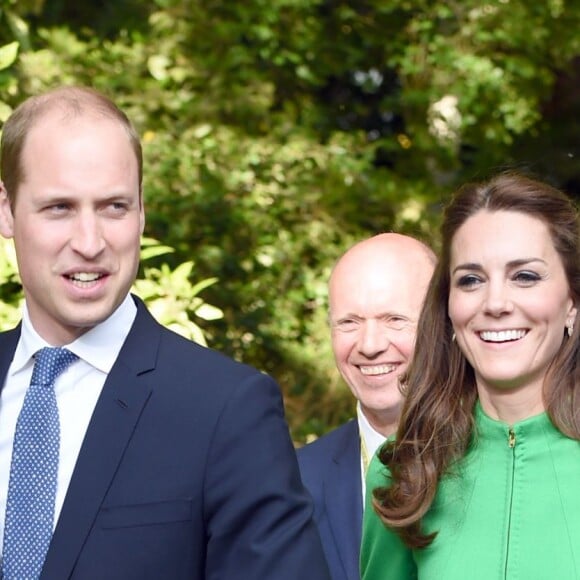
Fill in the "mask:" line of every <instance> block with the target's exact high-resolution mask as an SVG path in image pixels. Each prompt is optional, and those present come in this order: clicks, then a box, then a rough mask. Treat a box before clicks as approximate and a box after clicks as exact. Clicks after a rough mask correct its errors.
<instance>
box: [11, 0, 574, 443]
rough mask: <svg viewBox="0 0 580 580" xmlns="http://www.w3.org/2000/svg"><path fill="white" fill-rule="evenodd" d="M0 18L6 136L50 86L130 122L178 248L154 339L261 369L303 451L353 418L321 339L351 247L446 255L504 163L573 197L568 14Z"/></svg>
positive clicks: (158, 273)
mask: <svg viewBox="0 0 580 580" xmlns="http://www.w3.org/2000/svg"><path fill="white" fill-rule="evenodd" d="M0 6H1V7H2V8H1V12H0V45H3V46H4V47H5V50H4V49H0V68H1V65H2V63H3V62H5V63H6V68H4V69H3V70H0V101H2V102H4V103H5V106H4V109H2V106H1V105H0V120H1V118H2V116H4V117H5V115H6V113H7V112H8V111H9V110H10V109H9V108H10V107H12V106H14V105H15V104H16V103H18V102H20V101H21V100H22V99H23V98H24V97H26V96H27V95H28V94H32V93H36V92H39V91H41V90H44V89H45V88H48V87H51V86H54V85H56V84H61V83H68V84H71V83H82V84H91V85H93V86H95V87H97V88H99V89H101V90H103V91H105V92H107V93H108V94H110V95H111V96H113V97H114V99H115V100H116V102H118V103H119V104H120V105H121V106H122V107H123V108H124V109H125V110H126V111H127V112H128V114H129V116H130V117H131V118H132V119H133V120H134V122H135V123H136V125H137V126H138V128H139V130H140V132H141V134H142V135H143V140H144V152H145V160H146V163H145V200H146V207H147V235H148V236H149V237H151V238H154V239H157V240H161V241H162V242H163V244H164V245H166V246H168V247H170V248H172V249H173V250H174V251H173V252H171V253H163V254H162V255H158V256H151V257H146V253H147V252H148V251H155V252H160V251H163V252H165V250H164V249H162V248H161V247H160V246H159V245H154V246H145V247H144V250H143V251H144V258H145V257H146V259H145V260H144V265H143V273H144V276H142V277H141V279H140V281H139V282H138V283H137V285H136V288H137V289H138V291H139V292H140V293H141V294H142V295H143V296H144V297H145V298H146V300H147V301H149V302H150V305H152V307H153V308H154V310H155V312H156V313H157V315H158V316H160V317H161V318H162V319H163V321H164V322H165V323H167V324H169V325H174V324H177V325H179V328H180V331H182V332H184V333H185V334H187V335H188V336H192V337H195V338H196V339H197V340H200V341H201V340H202V339H201V336H202V333H203V336H204V337H205V338H206V339H207V342H208V343H209V344H210V345H211V346H213V347H216V348H218V349H221V350H224V351H226V352H227V353H229V354H231V355H232V356H234V357H236V358H238V359H240V360H243V361H245V362H248V363H250V364H254V365H255V366H257V367H258V368H260V369H264V370H266V371H268V372H270V373H272V374H273V375H274V376H275V377H276V379H278V381H279V382H280V383H281V385H282V388H283V390H284V394H285V398H286V404H287V409H288V415H289V419H290V422H291V426H292V429H293V432H294V435H295V437H296V439H297V440H303V439H304V438H306V436H307V435H309V434H311V433H321V432H323V431H325V430H326V429H328V428H329V427H331V426H333V425H336V424H337V423H338V422H340V421H342V420H344V419H345V418H346V417H347V416H349V415H351V414H352V413H353V404H352V400H351V399H350V397H349V396H348V395H347V394H346V390H345V389H344V387H343V385H341V383H340V380H339V378H338V375H337V373H336V371H335V369H334V365H333V361H332V354H331V352H330V346H329V333H328V328H327V326H326V310H327V298H326V280H327V277H328V274H329V271H330V268H331V266H332V264H333V262H334V260H335V259H336V258H337V257H338V256H339V255H340V254H341V253H342V252H343V251H344V250H345V249H346V248H347V247H348V246H349V245H350V244H352V243H353V242H354V241H356V240H358V239H360V238H362V237H366V236H369V235H372V234H374V233H377V232H380V231H385V230H391V229H395V230H397V231H401V232H406V233H411V234H414V235H417V236H419V237H421V238H423V239H425V240H426V241H428V242H430V243H431V244H432V245H433V246H434V247H437V245H438V239H437V235H436V233H435V232H436V228H437V224H438V220H439V216H440V209H441V206H442V204H443V203H444V202H445V199H446V198H447V196H448V195H449V192H450V191H451V190H452V189H453V188H454V187H455V186H457V185H458V184H459V183H461V182H463V181H465V180H466V179H471V178H473V177H481V176H484V175H486V174H488V173H489V172H490V171H493V170H495V169H497V168H502V167H505V166H513V165H516V166H520V167H523V168H530V169H532V170H535V171H537V172H539V173H540V174H543V175H545V176H547V177H549V178H550V179H551V180H552V181H553V182H554V183H556V184H557V185H561V186H563V187H564V188H565V189H568V190H569V191H570V192H571V193H573V194H574V193H576V194H578V187H580V186H579V185H578V184H579V183H580V179H579V176H580V162H579V161H578V159H579V154H580V151H579V147H578V137H577V131H575V129H574V127H575V120H576V118H577V116H578V108H579V107H580V104H579V101H578V98H577V89H576V87H577V82H578V75H579V74H580V70H579V67H578V62H579V61H578V57H579V56H580V36H579V35H578V34H577V31H578V28H579V24H580V5H577V3H572V2H569V1H566V0H549V1H547V2H535V3H533V2H528V1H524V0H509V1H506V0H488V1H487V2H485V3H483V4H482V3H481V2H479V1H476V0H463V1H462V2H443V1H442V0H438V1H435V2H427V1H425V0H414V1H410V0H388V1H387V0H361V1H359V2H356V3H355V2H345V1H342V0H337V1H334V0H332V1H331V0H292V1H290V0H269V1H268V2H266V1H265V0H247V1H246V2H243V3H242V2H232V1H225V0H214V1H212V2H202V1H201V0H115V1H113V0H105V1H104V2H100V3H81V4H79V3H76V4H74V8H73V4H72V3H67V2H64V1H63V0H45V1H43V0H34V1H33V0H28V1H22V0H19V1H18V2H16V0H2V1H0ZM14 43H18V53H17V55H16V61H13V62H10V58H11V57H12V55H14V47H15V46H16V45H15V44H14ZM3 55H4V56H5V60H4V61H3V60H2V58H3ZM160 259H162V260H163V261H162V262H160ZM196 280H202V281H203V282H200V284H201V286H200V285H199V284H197V283H196V282H195V281H196ZM7 282H9V283H8V284H7V286H6V289H5V290H4V298H5V303H6V304H15V305H16V304H17V302H18V300H17V296H18V294H17V293H15V294H14V299H13V296H12V293H11V292H12V289H13V288H15V287H14V286H13V285H12V284H13V282H10V281H9V280H7ZM202 290H203V297H204V300H207V301H208V302H209V303H210V304H212V305H215V308H217V310H212V309H211V308H210V309H209V310H208V308H207V307H206V303H205V302H201V301H200V300H201V297H200V294H199V293H200V292H201V291H202ZM219 313H223V317H221V318H214V317H216V316H218V315H219Z"/></svg>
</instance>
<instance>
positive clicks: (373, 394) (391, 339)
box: [298, 233, 435, 580]
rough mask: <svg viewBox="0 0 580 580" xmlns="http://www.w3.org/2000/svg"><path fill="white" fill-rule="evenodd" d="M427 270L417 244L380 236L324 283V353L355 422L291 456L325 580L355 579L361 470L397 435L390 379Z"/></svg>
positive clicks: (395, 388)
mask: <svg viewBox="0 0 580 580" xmlns="http://www.w3.org/2000/svg"><path fill="white" fill-rule="evenodd" d="M434 266H435V255H434V254H433V252H432V251H431V250H430V249H429V248H428V247H427V246H425V245H424V244H423V243H421V242H419V241H418V240H416V239H414V238H411V237H409V236H403V235H399V234H394V233H387V234H379V235H377V236H374V237H372V238H370V239H368V240H364V241H362V242H359V243H358V244H356V245H355V246H353V247H352V248H351V249H349V250H348V251H347V252H346V253H345V254H344V255H343V256H342V257H341V258H340V260H339V261H338V262H337V263H336V265H335V267H334V269H333V271H332V274H331V276H330V282H329V303H330V324H331V329H332V331H331V332H332V349H333V352H334V358H335V361H336V365H337V367H338V370H339V372H340V374H341V375H342V377H343V379H344V381H345V382H346V383H347V385H348V386H349V387H350V390H351V391H352V394H353V395H354V397H355V398H356V400H357V409H356V411H357V417H356V419H353V420H351V421H349V422H348V423H346V424H344V425H342V426H340V427H338V428H337V429H335V430H334V431H332V432H330V433H328V434H326V435H324V436H323V437H321V438H319V439H318V440H316V441H315V442H313V443H311V444H309V445H306V446H305V447H302V448H301V449H299V450H298V461H299V464H300V469H301V472H302V480H303V481H304V483H305V485H306V487H307V488H308V490H309V491H310V493H311V495H312V497H313V498H314V506H315V520H316V522H317V524H318V528H319V530H320V535H321V538H322V544H323V547H324V551H325V553H326V559H327V561H328V564H329V567H330V572H331V576H332V578H333V580H359V579H360V574H359V568H358V560H359V546H360V540H361V527H362V513H363V496H364V493H365V489H364V477H365V471H366V467H367V466H368V462H369V461H370V459H371V458H372V456H373V455H374V453H375V452H376V450H377V449H378V447H379V446H380V445H381V444H382V443H383V442H384V440H385V438H386V437H388V436H389V435H391V434H393V433H394V432H395V430H396V428H397V421H398V419H399V413H400V407H401V393H400V391H399V384H398V377H399V376H400V375H401V374H402V373H403V372H404V371H405V369H406V368H407V364H408V362H409V358H410V357H411V355H412V352H413V346H414V342H415V329H416V325H417V320H418V317H419V312H420V310H421V305H422V302H423V299H424V297H425V293H426V290H427V286H428V283H429V280H430V278H431V275H432V273H433V269H434ZM385 566H388V554H385Z"/></svg>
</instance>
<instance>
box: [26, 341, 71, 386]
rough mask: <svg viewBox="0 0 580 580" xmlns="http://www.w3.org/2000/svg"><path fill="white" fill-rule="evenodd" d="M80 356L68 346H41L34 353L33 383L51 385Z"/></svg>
mask: <svg viewBox="0 0 580 580" xmlns="http://www.w3.org/2000/svg"><path fill="white" fill-rule="evenodd" d="M78 358H79V357H78V356H77V355H76V354H73V353H72V352H71V351H70V350H67V349H66V348H60V347H55V348H49V347H45V348H41V349H40V350H39V351H37V353H36V354H35V355H34V370H33V371H32V380H31V381H30V382H31V384H33V385H51V384H52V383H54V381H55V380H56V377H58V375H60V374H61V373H62V372H64V370H65V369H66V368H67V367H68V366H69V365H70V364H71V363H72V362H74V361H75V360H77V359H78Z"/></svg>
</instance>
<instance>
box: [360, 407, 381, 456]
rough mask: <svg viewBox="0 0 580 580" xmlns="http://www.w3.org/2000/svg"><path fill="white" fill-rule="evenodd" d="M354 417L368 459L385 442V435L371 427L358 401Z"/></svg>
mask: <svg viewBox="0 0 580 580" xmlns="http://www.w3.org/2000/svg"><path fill="white" fill-rule="evenodd" d="M356 417H357V421H358V430H359V433H360V436H361V437H362V438H363V440H364V443H365V446H366V450H367V452H368V454H369V460H370V459H372V457H373V456H374V455H375V453H376V452H377V449H378V448H379V447H380V446H381V445H382V444H383V443H384V442H385V436H384V435H382V434H381V433H379V432H378V431H376V430H375V429H373V427H372V426H371V424H370V423H369V421H368V419H367V418H366V417H365V414H364V413H363V411H362V408H361V405H360V402H358V403H357V405H356Z"/></svg>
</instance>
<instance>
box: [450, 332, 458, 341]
mask: <svg viewBox="0 0 580 580" xmlns="http://www.w3.org/2000/svg"><path fill="white" fill-rule="evenodd" d="M456 338H457V337H456V336H455V333H453V334H452V335H451V342H455V339H456Z"/></svg>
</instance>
